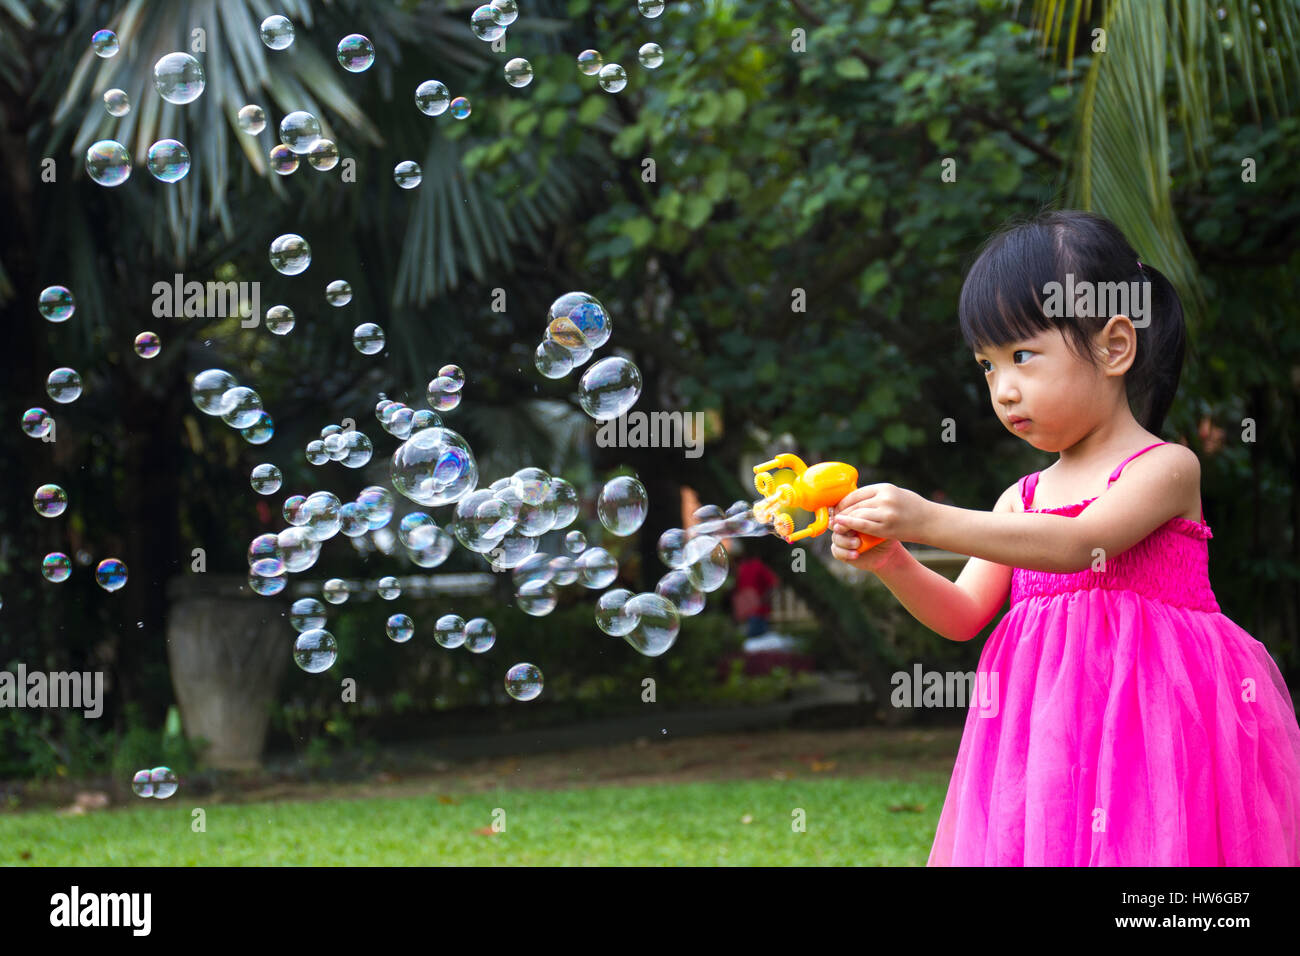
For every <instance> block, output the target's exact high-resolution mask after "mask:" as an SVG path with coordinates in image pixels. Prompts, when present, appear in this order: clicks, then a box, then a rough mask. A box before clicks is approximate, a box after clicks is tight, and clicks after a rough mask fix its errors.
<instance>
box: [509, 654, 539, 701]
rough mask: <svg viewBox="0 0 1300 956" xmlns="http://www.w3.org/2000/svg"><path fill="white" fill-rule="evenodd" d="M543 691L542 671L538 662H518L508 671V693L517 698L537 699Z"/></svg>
mask: <svg viewBox="0 0 1300 956" xmlns="http://www.w3.org/2000/svg"><path fill="white" fill-rule="evenodd" d="M541 692H542V671H541V668H539V667H538V666H537V665H536V664H528V663H523V664H516V665H515V666H514V667H512V668H510V670H508V671H506V693H507V694H509V695H510V696H511V697H513V698H514V699H515V700H535V699H536V698H537V696H538V695H539V694H540V693H541Z"/></svg>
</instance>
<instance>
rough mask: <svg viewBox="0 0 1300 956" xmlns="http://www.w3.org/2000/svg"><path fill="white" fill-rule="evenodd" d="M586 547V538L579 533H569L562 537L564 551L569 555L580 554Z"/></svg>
mask: <svg viewBox="0 0 1300 956" xmlns="http://www.w3.org/2000/svg"><path fill="white" fill-rule="evenodd" d="M586 546H587V536H586V535H585V534H583V533H582V532H581V531H576V530H575V531H570V532H569V533H568V534H566V535H565V536H564V550H565V551H568V552H569V554H581V553H582V549H583V548H585V547H586Z"/></svg>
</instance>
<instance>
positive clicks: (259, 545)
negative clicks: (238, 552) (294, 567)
mask: <svg viewBox="0 0 1300 956" xmlns="http://www.w3.org/2000/svg"><path fill="white" fill-rule="evenodd" d="M248 567H249V570H251V571H252V572H253V573H254V574H256V575H257V576H259V577H265V578H272V577H275V576H276V575H277V574H283V573H284V572H285V563H284V552H283V551H282V550H281V548H280V536H279V535H275V534H259V535H258V536H257V537H256V538H254V539H253V540H252V541H251V542H249V545H248Z"/></svg>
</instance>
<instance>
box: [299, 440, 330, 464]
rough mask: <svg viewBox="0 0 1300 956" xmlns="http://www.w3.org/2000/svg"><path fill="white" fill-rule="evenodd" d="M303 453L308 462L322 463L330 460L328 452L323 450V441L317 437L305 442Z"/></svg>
mask: <svg viewBox="0 0 1300 956" xmlns="http://www.w3.org/2000/svg"><path fill="white" fill-rule="evenodd" d="M303 453H304V454H305V455H306V457H307V462H308V464H312V465H323V464H325V462H327V461H329V460H330V456H329V452H327V451H326V450H325V443H324V442H323V441H321V440H320V439H319V438H315V439H312V440H311V441H309V442H307V447H306V449H305V450H304V452H303Z"/></svg>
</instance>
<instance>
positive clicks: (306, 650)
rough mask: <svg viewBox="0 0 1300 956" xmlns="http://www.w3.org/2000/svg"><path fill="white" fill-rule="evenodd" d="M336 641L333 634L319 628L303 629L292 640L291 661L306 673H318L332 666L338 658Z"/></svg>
mask: <svg viewBox="0 0 1300 956" xmlns="http://www.w3.org/2000/svg"><path fill="white" fill-rule="evenodd" d="M338 648H339V646H338V642H337V641H335V640H334V635H333V634H331V633H330V632H329V631H326V630H322V629H321V628H313V629H312V630H310V631H303V632H302V633H301V634H299V635H298V639H297V640H295V641H294V642H293V662H294V663H295V664H297V665H298V666H299V667H301V668H302V669H303V670H305V671H306V672H307V673H308V674H319V673H321V672H322V671H327V670H329V669H330V668H331V667H333V666H334V661H335V660H336V659H337V658H338V656H339V653H338Z"/></svg>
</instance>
